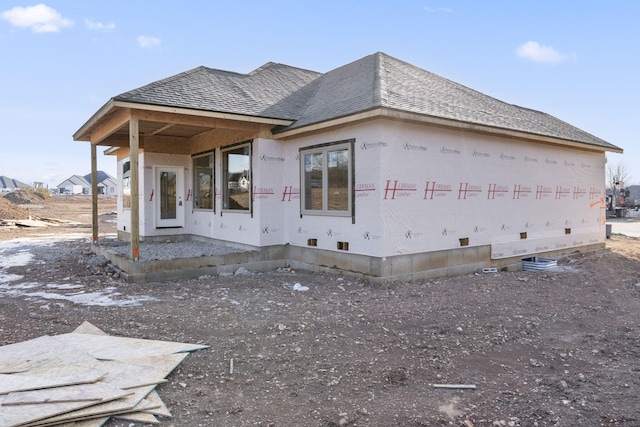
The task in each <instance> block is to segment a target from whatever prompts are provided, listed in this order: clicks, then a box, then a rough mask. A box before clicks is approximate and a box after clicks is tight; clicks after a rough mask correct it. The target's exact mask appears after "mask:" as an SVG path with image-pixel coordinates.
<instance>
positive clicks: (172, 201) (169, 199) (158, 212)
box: [153, 166, 185, 228]
mask: <svg viewBox="0 0 640 427" xmlns="http://www.w3.org/2000/svg"><path fill="white" fill-rule="evenodd" d="M163 173H167V174H174V175H175V194H166V191H163V190H167V189H163V188H162V185H163V184H162V175H163ZM184 175H185V172H184V168H183V167H180V166H154V167H153V180H154V183H155V188H156V194H157V197H156V199H155V203H154V205H153V209H154V211H155V212H154V218H155V224H156V228H164V227H184V217H185V198H184ZM167 203H168V205H167ZM167 207H168V208H167ZM163 208H164V209H163ZM174 208H175V212H173V209H174ZM167 209H168V210H167ZM163 214H164V215H163Z"/></svg>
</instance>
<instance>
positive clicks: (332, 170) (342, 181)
mask: <svg viewBox="0 0 640 427" xmlns="http://www.w3.org/2000/svg"><path fill="white" fill-rule="evenodd" d="M351 146H352V144H351V143H350V142H342V143H335V144H328V145H323V146H318V147H315V148H309V149H304V150H300V154H301V155H300V160H301V165H300V167H301V173H300V176H301V180H302V185H301V187H302V213H303V214H319V215H339V216H348V215H351V203H352V200H353V194H352V188H353V185H352V170H353V165H352V161H351V153H352V148H351Z"/></svg>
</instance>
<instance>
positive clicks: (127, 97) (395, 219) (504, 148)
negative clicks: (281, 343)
mask: <svg viewBox="0 0 640 427" xmlns="http://www.w3.org/2000/svg"><path fill="white" fill-rule="evenodd" d="M133 120H135V121H136V122H137V123H139V131H138V132H139V133H138V134H137V135H133V136H132V135H131V131H130V129H131V127H130V126H129V123H130V122H131V121H133ZM134 129H135V128H134ZM134 136H135V137H138V138H139V141H140V149H139V154H138V156H137V160H138V165H139V166H138V169H137V170H136V171H133V170H131V168H130V166H131V164H133V161H132V158H131V154H130V151H129V145H130V141H132V139H131V138H132V137H134ZM74 138H75V139H76V140H86V141H90V142H91V144H93V145H94V146H95V145H102V146H109V147H111V148H109V149H108V150H107V152H108V153H110V154H114V155H116V156H117V157H118V164H119V172H118V182H119V189H118V194H119V199H118V230H119V235H120V238H122V239H128V238H132V241H135V239H134V237H136V236H130V235H129V233H132V232H134V231H132V230H134V229H135V228H136V227H132V224H134V223H137V224H138V228H139V237H140V238H141V239H142V240H145V239H154V238H158V237H161V238H166V237H167V236H172V237H180V238H183V239H186V238H198V239H210V240H211V242H212V244H213V242H225V244H230V245H236V246H238V247H243V248H247V249H252V250H257V251H262V252H263V254H264V256H263V258H262V259H263V260H265V259H267V260H268V259H272V260H280V261H283V262H285V263H287V264H289V265H297V266H301V267H306V268H312V269H318V270H324V269H329V270H340V271H346V272H351V273H353V274H358V275H364V276H368V277H370V278H372V279H374V280H386V279H394V278H403V279H415V278H420V277H428V276H435V275H443V274H457V273H462V272H468V271H473V270H477V269H481V268H486V267H491V268H496V267H497V268H500V267H506V266H511V265H517V264H518V262H519V260H520V259H522V258H523V257H526V256H538V255H540V256H545V257H552V256H558V255H561V254H564V253H568V252H572V251H575V250H585V249H595V248H601V247H603V246H604V241H605V210H604V208H605V203H604V194H605V188H604V186H605V163H606V157H605V153H606V152H607V151H611V152H617V153H620V152H622V150H621V149H620V148H618V147H616V146H614V145H612V144H610V143H608V142H606V141H603V140H601V139H599V138H597V137H595V136H593V135H590V134H588V133H586V132H584V131H582V130H580V129H577V128H575V127H573V126H571V125H569V124H567V123H565V122H563V121H561V120H558V119H557V118H555V117H552V116H550V115H547V114H544V113H541V112H538V111H534V110H530V109H526V108H522V107H518V106H515V105H511V104H506V103H503V102H501V101H498V100H496V99H494V98H491V97H489V96H486V95H483V94H481V93H479V92H476V91H473V90H472V89H469V88H466V87H464V86H461V85H458V84H456V83H454V82H451V81H449V80H446V79H444V78H442V77H439V76H437V75H434V74H432V73H429V72H427V71H425V70H422V69H420V68H417V67H415V66H412V65H410V64H407V63H405V62H402V61H399V60H397V59H394V58H392V57H389V56H388V55H385V54H383V53H376V54H373V55H370V56H367V57H365V58H362V59H360V60H358V61H356V62H353V63H351V64H348V65H345V66H343V67H340V68H338V69H336V70H333V71H330V72H328V73H325V74H321V73H316V72H312V71H308V70H301V69H298V68H294V67H289V66H286V65H281V64H273V63H269V64H266V65H264V66H263V67H261V68H259V69H257V70H255V71H253V72H251V73H249V74H237V73H231V72H227V71H220V70H214V69H209V68H204V67H200V68H197V69H195V70H191V71H188V72H185V73H182V74H179V75H177V76H174V77H170V78H167V79H165V80H161V81H158V82H154V83H151V84H149V85H147V86H144V87H142V88H139V89H136V90H133V91H130V92H126V93H124V94H121V95H118V96H116V97H114V98H112V99H111V100H110V101H109V102H108V103H107V104H106V105H105V106H104V107H103V108H102V109H100V110H99V111H98V112H97V113H96V114H95V115H94V116H93V117H92V118H91V119H90V120H89V121H88V122H87V123H86V124H85V125H84V126H83V127H82V128H81V129H80V130H78V132H76V134H75V135H74ZM134 180H137V182H138V183H139V194H138V195H134V194H131V192H130V190H129V189H130V188H133V186H131V183H132V182H133V181H134ZM133 198H137V200H138V205H139V206H138V209H139V210H138V209H136V208H135V207H134V205H135V204H132V201H131V200H132V199H133ZM270 251H271V252H270ZM271 253H272V254H274V255H270V254H271ZM275 254H277V255H275Z"/></svg>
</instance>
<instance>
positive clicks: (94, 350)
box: [54, 333, 209, 360]
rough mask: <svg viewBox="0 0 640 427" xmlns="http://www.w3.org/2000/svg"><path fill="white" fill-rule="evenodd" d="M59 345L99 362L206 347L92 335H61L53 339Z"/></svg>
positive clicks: (203, 347) (204, 346)
mask: <svg viewBox="0 0 640 427" xmlns="http://www.w3.org/2000/svg"><path fill="white" fill-rule="evenodd" d="M54 338H55V339H56V340H58V341H59V342H60V343H64V344H65V345H68V346H70V347H73V348H76V349H79V350H82V351H84V352H86V353H87V354H90V355H91V356H93V357H94V358H96V359H99V360H122V359H133V358H138V357H148V356H157V355H160V354H173V353H182V352H190V351H195V350H202V349H205V348H209V346H208V345H198V344H183V343H177V342H170V341H155V340H145V339H139V338H125V337H114V336H110V335H93V334H76V333H70V334H63V335H56V336H55V337H54Z"/></svg>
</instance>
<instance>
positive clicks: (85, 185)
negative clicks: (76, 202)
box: [56, 175, 91, 194]
mask: <svg viewBox="0 0 640 427" xmlns="http://www.w3.org/2000/svg"><path fill="white" fill-rule="evenodd" d="M56 188H57V189H58V193H59V194H91V184H90V183H89V182H88V181H87V180H86V179H84V177H83V176H80V175H72V176H70V177H69V178H67V179H65V180H64V181H62V182H61V183H60V184H58V185H57V186H56Z"/></svg>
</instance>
